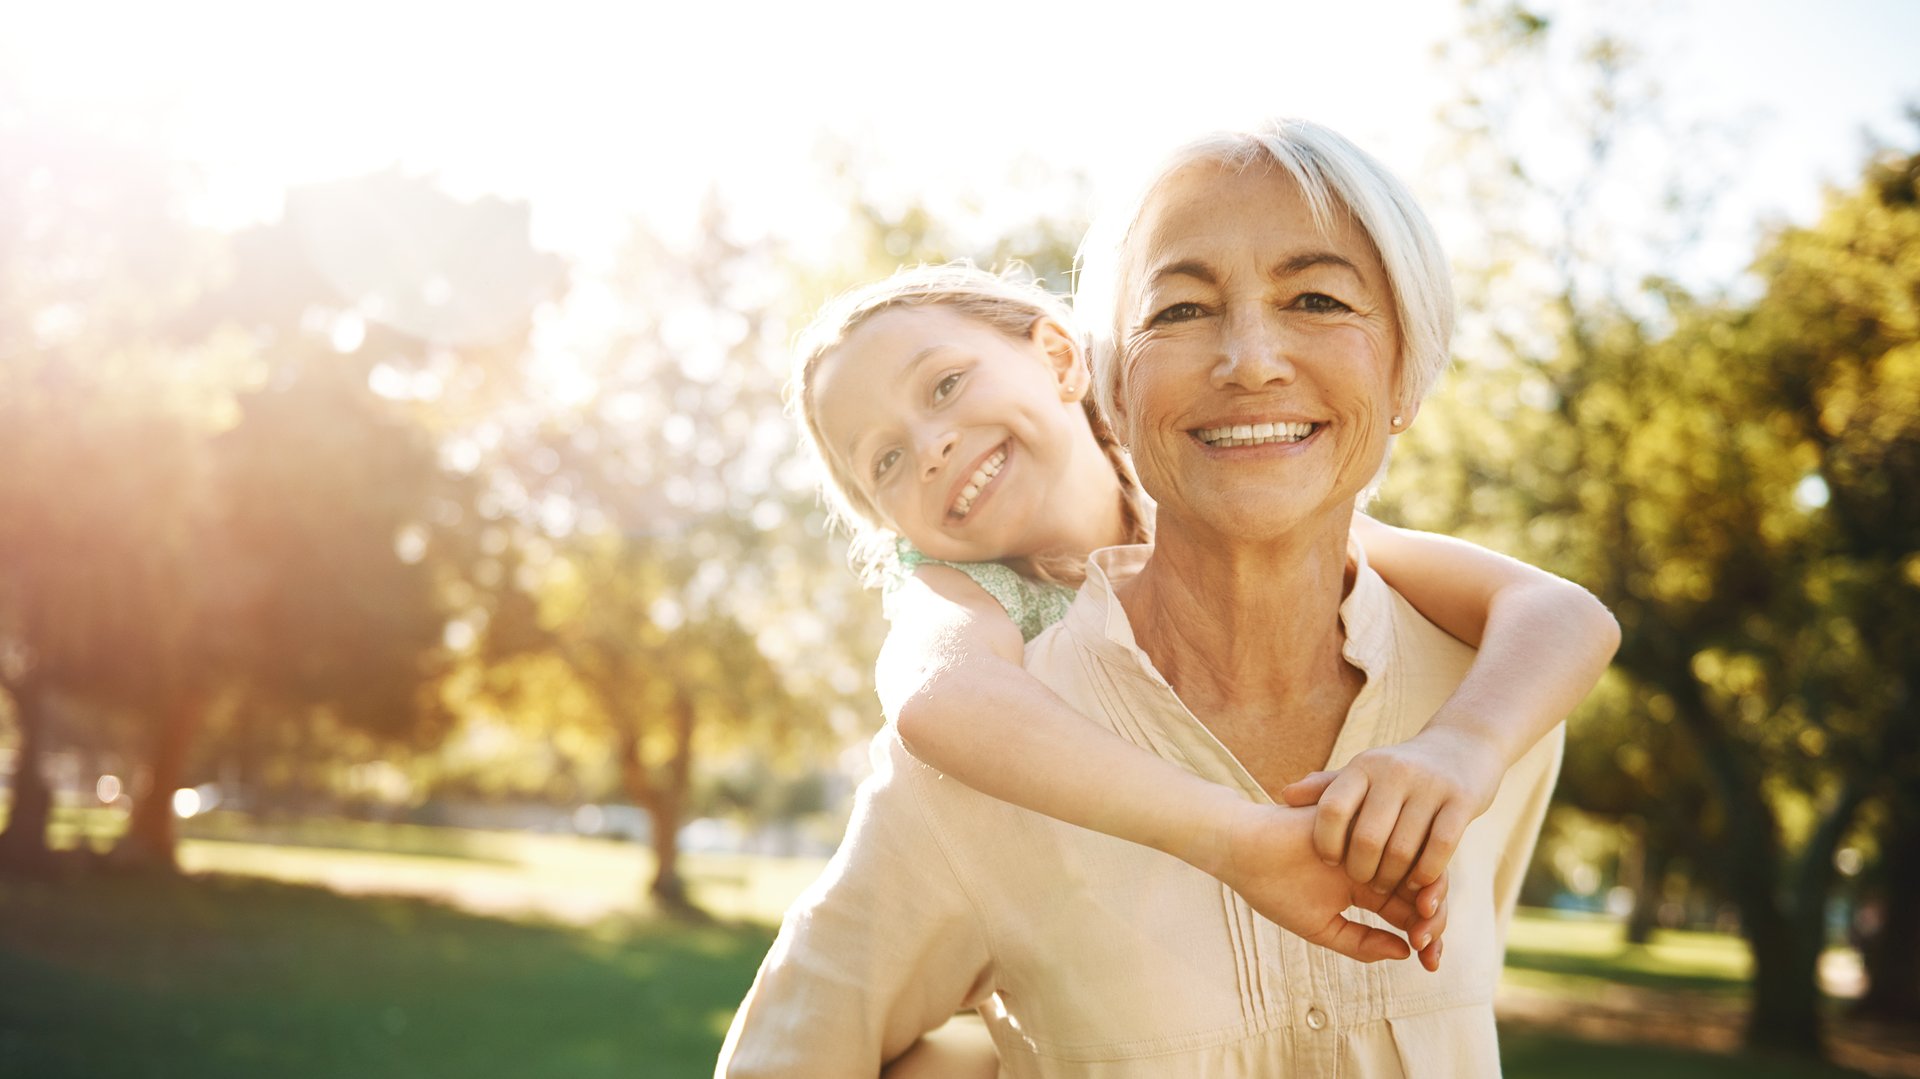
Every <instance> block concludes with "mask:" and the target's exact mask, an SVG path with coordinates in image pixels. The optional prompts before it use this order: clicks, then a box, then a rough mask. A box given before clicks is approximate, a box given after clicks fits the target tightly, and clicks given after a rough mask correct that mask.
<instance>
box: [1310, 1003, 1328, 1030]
mask: <svg viewBox="0 0 1920 1079" xmlns="http://www.w3.org/2000/svg"><path fill="white" fill-rule="evenodd" d="M1326 1025H1327V1013H1326V1012H1323V1011H1321V1010H1320V1009H1319V1008H1318V1007H1313V1008H1308V1009H1307V1029H1308V1030H1320V1029H1321V1028H1323V1027H1325V1026H1326Z"/></svg>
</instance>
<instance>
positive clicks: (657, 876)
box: [646, 798, 690, 909]
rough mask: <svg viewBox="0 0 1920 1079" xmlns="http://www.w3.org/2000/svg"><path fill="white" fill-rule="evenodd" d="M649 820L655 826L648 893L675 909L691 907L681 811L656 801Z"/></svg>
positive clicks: (649, 806)
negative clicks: (683, 864) (684, 874)
mask: <svg viewBox="0 0 1920 1079" xmlns="http://www.w3.org/2000/svg"><path fill="white" fill-rule="evenodd" d="M646 808H647V820H648V822H649V823H650V824H651V825H652V826H653V859H654V870H653V883H652V884H650V885H648V887H647V892H648V894H650V895H652V896H653V898H654V899H655V900H656V901H658V902H660V903H662V904H664V905H666V906H669V907H672V908H675V909H681V908H685V907H687V906H689V905H690V904H689V902H688V900H687V885H686V882H685V881H684V880H682V879H680V810H679V807H678V806H676V805H673V804H672V802H671V800H670V799H666V798H654V799H653V800H652V801H650V802H648V803H647V807H646Z"/></svg>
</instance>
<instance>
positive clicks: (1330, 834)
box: [1215, 728, 1504, 971]
mask: <svg viewBox="0 0 1920 1079" xmlns="http://www.w3.org/2000/svg"><path fill="white" fill-rule="evenodd" d="M1503 774H1504V773H1503V771H1502V770H1501V769H1500V768H1499V767H1498V761H1497V758H1496V757H1495V755H1493V754H1490V753H1488V752H1487V751H1486V750H1485V747H1484V745H1482V744H1480V743H1477V742H1476V741H1475V740H1473V739H1472V738H1471V737H1470V736H1464V735H1459V734H1457V733H1455V732H1451V731H1446V730H1439V729H1433V728H1429V729H1428V730H1426V731H1424V732H1422V733H1421V734H1420V735H1418V736H1416V737H1415V738H1413V739H1411V740H1409V741H1407V742H1403V743H1400V744H1398V745H1392V746H1383V747H1380V748H1378V749H1371V750H1368V751H1367V752H1365V753H1362V754H1360V755H1358V756H1356V757H1354V758H1353V759H1352V760H1351V761H1349V762H1348V763H1347V764H1346V766H1345V767H1343V768H1340V769H1339V770H1337V771H1326V772H1314V773H1312V774H1310V775H1307V776H1305V777H1303V778H1301V779H1300V780H1298V781H1296V782H1294V783H1292V784H1290V785H1288V786H1287V787H1286V788H1285V789H1284V790H1282V791H1281V792H1280V793H1281V798H1282V800H1283V801H1284V802H1285V804H1284V805H1266V804H1259V803H1252V802H1249V803H1247V804H1246V805H1245V807H1244V809H1242V810H1239V811H1238V812H1237V816H1236V818H1235V819H1234V820H1233V821H1232V822H1231V823H1230V824H1229V826H1228V832H1227V842H1226V855H1225V864H1224V865H1223V866H1222V867H1221V871H1220V872H1218V873H1216V874H1215V875H1216V876H1217V877H1219V879H1220V880H1221V881H1222V882H1224V883H1225V884H1226V885H1227V886H1228V887H1230V888H1232V889H1233V890H1234V891H1235V892H1238V893H1239V894H1240V896H1241V897H1242V898H1244V899H1246V901H1247V902H1248V904H1249V905H1250V906H1252V907H1253V909H1254V910H1255V911H1257V912H1258V913H1259V914H1261V915H1262V916H1264V917H1266V918H1268V919H1269V920H1271V921H1273V922H1274V923H1275V924H1277V925H1279V926H1280V927H1282V928H1284V929H1287V930H1289V931H1291V932H1293V933H1295V934H1296V935H1298V936H1299V937H1301V938H1302V939H1304V940H1306V941H1307V942H1309V943H1311V944H1317V945H1320V946H1322V947H1325V948H1329V949H1332V950H1333V951H1335V952H1338V953H1340V954H1341V955H1345V956H1348V957H1350V958H1353V959H1357V960H1360V961H1361V962H1367V963H1371V962H1377V961H1379V960H1382V959H1404V958H1406V957H1407V956H1408V955H1410V954H1415V953H1417V954H1418V955H1419V957H1420V963H1421V965H1422V966H1423V967H1425V968H1426V969H1427V970H1429V971H1435V970H1438V969H1439V968H1440V954H1441V952H1442V950H1443V945H1442V942H1441V935H1442V934H1443V933H1444V932H1445V930H1446V926H1447V904H1446V898H1447V889H1448V878H1447V872H1446V869H1447V864H1448V862H1449V861H1450V860H1451V859H1452V857H1453V854H1454V851H1455V850H1457V849H1458V847H1459V845H1460V839H1461V837H1462V836H1463V835H1464V834H1465V832H1466V827H1467V825H1468V824H1469V823H1471V822H1472V821H1473V819H1474V818H1475V817H1478V816H1479V815H1480V814H1481V813H1483V812H1485V811H1486V809H1487V806H1489V805H1490V804H1492V802H1493V796H1494V794H1495V793H1496V792H1497V791H1498V790H1499V785H1500V777H1501V776H1502V775H1503ZM1349 907H1359V908H1361V909H1362V910H1368V911H1372V912H1373V913H1375V914H1377V915H1379V916H1380V917H1381V918H1382V919H1384V920H1385V921H1386V922H1387V924H1389V925H1391V926H1393V927H1394V928H1395V929H1398V930H1399V931H1400V932H1401V933H1403V934H1405V936H1404V938H1403V937H1402V936H1399V935H1396V934H1394V933H1391V932H1388V931H1387V930H1384V929H1381V928H1379V927H1377V926H1371V925H1367V924H1365V923H1362V922H1357V921H1354V920H1352V919H1350V918H1348V917H1347V916H1346V913H1345V912H1346V910H1347V909H1348V908H1349Z"/></svg>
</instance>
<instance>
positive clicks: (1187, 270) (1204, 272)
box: [1147, 259, 1220, 287]
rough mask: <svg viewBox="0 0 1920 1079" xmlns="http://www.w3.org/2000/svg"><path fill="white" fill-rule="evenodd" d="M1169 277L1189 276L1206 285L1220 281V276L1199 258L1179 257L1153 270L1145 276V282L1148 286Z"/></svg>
mask: <svg viewBox="0 0 1920 1079" xmlns="http://www.w3.org/2000/svg"><path fill="white" fill-rule="evenodd" d="M1169 277H1191V278H1193V279H1194V280H1196V281H1199V282H1201V283H1202V284H1208V285H1217V284H1219V283H1220V278H1219V277H1218V276H1217V275H1216V274H1215V273H1214V272H1213V267H1211V266H1209V265H1207V264H1206V263H1204V262H1201V261H1200V260H1199V259H1181V260H1180V261H1179V262H1173V263H1169V264H1167V265H1165V266H1162V267H1160V268H1159V269H1157V270H1155V271H1153V274H1152V276H1150V277H1148V278H1147V284H1148V286H1149V287H1151V286H1153V285H1158V284H1160V283H1161V282H1163V281H1165V280H1166V279H1167V278H1169Z"/></svg>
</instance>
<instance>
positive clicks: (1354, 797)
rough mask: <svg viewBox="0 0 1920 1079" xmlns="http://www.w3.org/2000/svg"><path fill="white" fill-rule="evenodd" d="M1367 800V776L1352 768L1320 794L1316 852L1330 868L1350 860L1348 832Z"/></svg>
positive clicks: (1338, 776)
mask: <svg viewBox="0 0 1920 1079" xmlns="http://www.w3.org/2000/svg"><path fill="white" fill-rule="evenodd" d="M1366 797H1367V775H1366V773H1365V772H1361V771H1358V770H1357V769H1352V768H1349V769H1347V770H1346V771H1344V772H1339V773H1337V774H1335V776H1334V778H1333V780H1332V781H1331V782H1329V783H1328V784H1327V786H1326V789H1325V790H1323V791H1322V792H1321V794H1320V811H1319V812H1318V813H1316V814H1315V815H1314V818H1313V850H1314V853H1315V854H1318V855H1319V856H1320V860H1321V861H1323V862H1325V863H1327V864H1328V865H1339V864H1340V863H1341V862H1342V861H1344V860H1345V859H1346V857H1347V832H1348V830H1349V829H1351V828H1352V827H1353V815H1354V814H1355V813H1356V812H1358V811H1359V809H1360V803H1361V802H1363V801H1365V800H1366Z"/></svg>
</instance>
